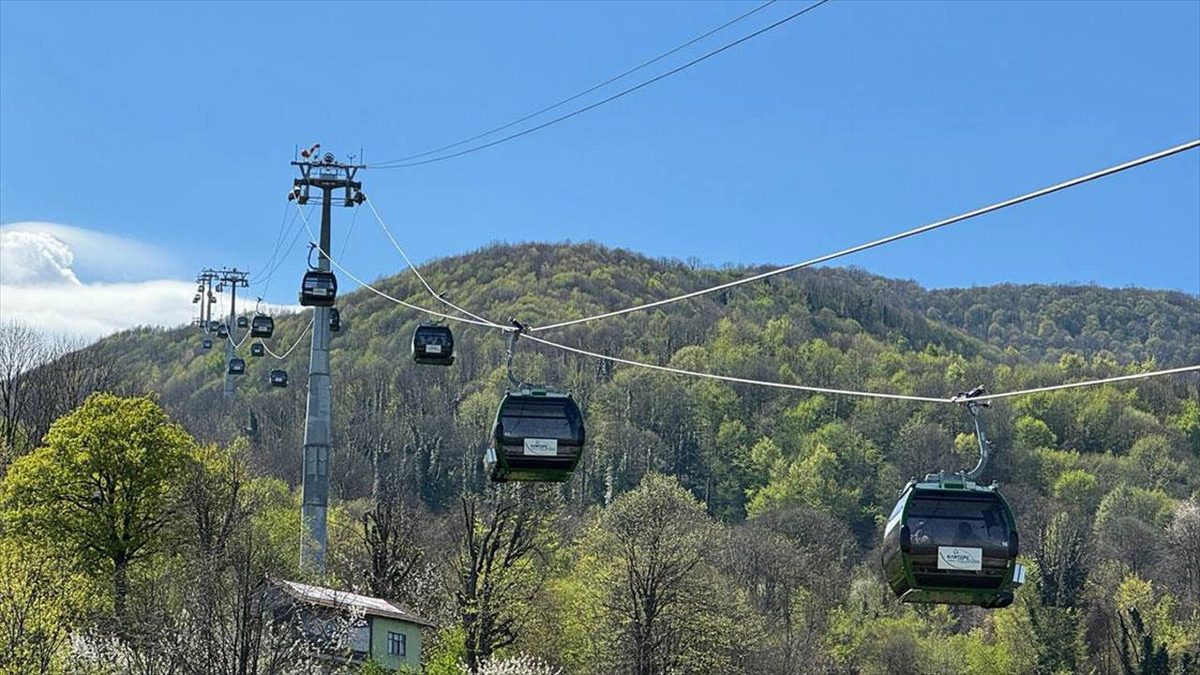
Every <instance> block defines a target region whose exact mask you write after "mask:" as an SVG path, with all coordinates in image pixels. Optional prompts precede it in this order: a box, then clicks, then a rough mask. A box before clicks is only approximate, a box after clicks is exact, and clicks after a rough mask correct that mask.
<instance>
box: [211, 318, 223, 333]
mask: <svg viewBox="0 0 1200 675" xmlns="http://www.w3.org/2000/svg"><path fill="white" fill-rule="evenodd" d="M220 327H221V322H220V321H217V320H216V319H213V320H212V321H209V322H208V332H210V333H215V332H217V329H218V328H220Z"/></svg>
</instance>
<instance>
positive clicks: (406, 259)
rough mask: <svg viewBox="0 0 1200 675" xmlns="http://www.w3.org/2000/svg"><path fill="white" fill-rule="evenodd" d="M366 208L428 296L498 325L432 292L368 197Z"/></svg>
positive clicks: (485, 321) (473, 316) (476, 318)
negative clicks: (369, 210)
mask: <svg viewBox="0 0 1200 675" xmlns="http://www.w3.org/2000/svg"><path fill="white" fill-rule="evenodd" d="M367 206H369V207H371V213H373V214H375V220H376V221H378V222H379V227H380V228H381V229H382V230H383V233H384V234H386V235H387V238H388V240H390V241H391V242H392V246H394V247H396V250H397V251H399V252H400V255H401V256H402V257H403V258H404V262H405V264H407V265H408V268H409V269H410V270H412V271H413V274H416V275H417V279H419V280H420V282H421V285H422V286H424V287H425V290H427V291H429V294H430V295H432V296H433V297H434V299H435V300H437V301H438V302H440V303H442V304H444V305H446V306H447V307H449V308H451V309H454V310H456V311H458V312H460V313H461V314H464V315H466V316H469V317H471V318H472V319H475V320H477V321H482V322H484V323H486V324H492V325H496V326H499V324H494V323H493V322H492V321H489V320H488V319H485V318H484V317H482V316H479V315H478V314H474V313H472V312H470V311H468V310H466V309H463V308H462V307H459V306H458V305H456V304H454V303H453V302H450V300H448V299H446V298H445V297H444V296H443V295H442V294H441V293H438V292H437V291H435V290H433V287H432V286H430V285H429V282H428V281H426V280H425V275H423V274H421V270H419V269H417V266H416V265H414V264H413V261H412V260H411V259H409V257H408V254H407V253H405V252H404V249H403V248H402V247H401V246H400V242H398V241H396V238H395V237H393V236H392V231H391V230H389V229H388V226H387V223H385V222H383V218H382V217H381V216H380V215H379V211H378V210H376V208H375V204H374V203H372V202H371V198H370V197H368V198H367Z"/></svg>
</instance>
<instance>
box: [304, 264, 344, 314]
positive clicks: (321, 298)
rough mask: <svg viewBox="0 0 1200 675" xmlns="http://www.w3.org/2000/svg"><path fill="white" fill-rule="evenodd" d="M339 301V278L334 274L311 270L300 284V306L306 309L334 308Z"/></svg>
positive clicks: (305, 274)
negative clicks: (334, 304)
mask: <svg viewBox="0 0 1200 675" xmlns="http://www.w3.org/2000/svg"><path fill="white" fill-rule="evenodd" d="M336 300H337V277H335V276H333V272H326V271H323V270H309V271H307V272H305V273H304V280H303V281H302V282H300V304H301V305H304V306H305V307H332V306H333V303H334V302H335V301H336Z"/></svg>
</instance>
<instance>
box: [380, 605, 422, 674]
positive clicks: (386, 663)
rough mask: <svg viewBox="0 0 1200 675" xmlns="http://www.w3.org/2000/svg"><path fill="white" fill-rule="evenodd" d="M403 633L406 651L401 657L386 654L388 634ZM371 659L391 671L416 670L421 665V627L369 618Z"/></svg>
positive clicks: (381, 618) (394, 620)
mask: <svg viewBox="0 0 1200 675" xmlns="http://www.w3.org/2000/svg"><path fill="white" fill-rule="evenodd" d="M389 632H391V633H403V634H404V635H406V636H407V637H406V638H405V641H404V643H405V647H406V649H407V651H406V653H405V655H404V656H403V657H400V656H393V655H391V654H388V640H387V638H388V633H389ZM371 658H372V659H373V660H374V661H375V662H376V663H378V664H379V665H381V666H383V667H384V668H391V669H393V670H395V669H397V668H399V667H401V666H411V667H412V668H418V667H420V665H421V627H420V626H418V625H417V624H415V623H408V622H407V621H400V620H399V619H390V618H387V617H382V616H373V617H371Z"/></svg>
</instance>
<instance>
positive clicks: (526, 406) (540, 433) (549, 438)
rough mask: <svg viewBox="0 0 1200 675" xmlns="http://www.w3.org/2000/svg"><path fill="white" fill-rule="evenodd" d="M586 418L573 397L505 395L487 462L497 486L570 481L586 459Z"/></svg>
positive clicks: (532, 392) (539, 392)
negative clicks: (524, 482) (512, 482)
mask: <svg viewBox="0 0 1200 675" xmlns="http://www.w3.org/2000/svg"><path fill="white" fill-rule="evenodd" d="M584 437H585V432H584V426H583V414H582V413H581V412H580V411H579V406H578V405H577V404H576V403H575V399H574V398H572V397H571V395H570V394H561V393H558V392H554V391H547V390H545V389H520V390H518V391H509V392H505V394H504V398H503V399H502V400H501V401H500V408H499V410H497V411H496V424H495V426H494V427H493V429H492V441H493V447H492V448H491V449H489V450H488V452H487V458H486V459H485V462H486V463H487V464H488V468H489V471H490V474H491V479H492V480H493V481H496V482H506V481H547V482H558V483H561V482H563V481H566V480H567V479H569V478H570V477H571V473H572V472H573V471H574V470H575V465H576V464H578V463H579V458H580V456H581V455H582V454H583V443H584Z"/></svg>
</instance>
